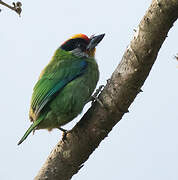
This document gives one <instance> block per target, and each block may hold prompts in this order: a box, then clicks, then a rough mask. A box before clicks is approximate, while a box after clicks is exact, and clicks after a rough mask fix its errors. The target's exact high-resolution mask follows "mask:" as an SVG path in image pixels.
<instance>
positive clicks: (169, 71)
mask: <svg viewBox="0 0 178 180" xmlns="http://www.w3.org/2000/svg"><path fill="white" fill-rule="evenodd" d="M5 2H7V3H11V1H5ZM21 2H22V5H23V6H22V9H23V11H22V14H21V17H20V18H19V17H18V15H17V14H16V13H15V12H13V11H11V10H9V9H7V8H5V7H2V6H0V8H1V9H2V11H1V13H0V22H1V23H0V24H1V28H0V35H1V36H0V47H1V53H0V63H1V70H0V81H1V90H0V92H1V93H0V99H1V101H0V112H1V131H0V140H1V148H0V156H1V157H0V179H2V180H11V179H14V180H17V179H18V180H24V179H25V180H31V179H33V178H34V177H35V176H36V175H37V173H38V171H39V169H40V167H41V166H42V164H43V163H44V162H45V160H46V158H47V156H48V155H49V154H50V152H51V151H52V149H53V148H54V146H55V145H56V144H57V142H58V141H59V140H60V138H61V132H60V131H59V130H53V131H52V132H50V133H49V132H48V131H46V130H39V131H36V132H35V134H34V135H32V134H31V135H29V137H28V138H27V139H26V141H25V142H24V143H23V144H21V145H20V146H17V142H18V141H19V139H20V138H21V137H22V135H23V134H24V132H25V131H26V129H27V128H28V127H29V126H30V121H29V119H28V111H29V105H30V99H31V94H32V90H33V87H34V85H35V83H36V81H37V79H38V76H39V74H40V72H41V70H42V69H43V68H44V67H45V65H46V64H47V63H48V62H49V60H50V58H51V57H52V55H53V53H54V51H55V49H56V48H58V47H59V46H60V45H61V43H63V42H64V41H65V40H66V39H68V38H69V37H70V36H72V35H74V34H77V33H84V34H86V35H88V36H91V35H92V34H101V33H105V34H106V35H105V37H104V39H103V41H102V42H101V43H100V44H99V46H98V47H97V51H96V59H97V62H98V64H99V69H100V81H99V83H98V85H101V84H103V85H104V84H106V80H107V79H108V78H109V77H110V76H111V74H112V72H113V71H114V69H115V68H116V67H117V65H118V64H119V62H120V60H121V58H122V55H123V53H124V51H125V50H126V48H127V46H128V45H129V42H130V41H131V39H132V38H133V35H134V29H136V28H137V26H138V24H139V22H140V20H141V19H142V17H143V15H144V13H145V12H146V10H147V8H148V7H149V5H150V3H151V0H142V1H137V2H136V1H129V0H125V1H117V0H110V1H94V0H90V1H86V2H84V1H82V0H75V1H67V0H66V1H57V0H55V1H42V0H39V1H34V0H31V1H21ZM177 34H178V23H175V24H174V26H173V28H172V29H171V30H170V31H169V34H168V37H167V39H166V41H165V42H164V44H163V46H162V48H161V50H160V52H159V55H158V58H157V60H156V62H155V64H154V66H153V68H152V70H151V73H150V75H149V77H148V78H147V80H146V82H145V84H144V86H143V87H142V90H143V92H142V93H140V94H139V95H138V96H137V98H136V99H135V101H134V102H133V104H132V105H131V106H130V108H129V111H130V112H129V113H127V114H125V116H124V117H123V119H122V120H121V121H120V122H119V123H118V124H117V125H116V126H115V127H114V128H113V130H112V131H111V132H110V133H109V135H108V137H107V138H106V139H104V141H102V143H101V144H100V146H99V147H98V148H97V149H96V150H95V152H94V153H93V154H92V155H91V156H90V158H89V160H88V161H87V162H85V164H84V167H83V168H82V169H81V170H80V171H79V173H78V174H76V175H74V176H73V178H72V180H84V179H85V180H91V179H102V180H108V179H111V180H116V179H123V180H130V179H132V180H142V179H144V180H150V179H152V180H167V179H170V180H177V179H178V171H177V167H178V141H177V137H178V130H177V127H178V110H177V108H178V101H177V100H178V83H177V77H178V62H177V61H176V59H175V58H174V55H176V53H178V46H177ZM89 106H90V104H87V105H86V106H85V108H84V110H83V112H82V114H80V115H79V116H78V117H77V118H76V119H74V120H73V121H72V122H71V123H69V124H67V125H66V126H64V128H66V129H71V128H72V127H73V126H74V125H75V124H76V122H77V121H78V120H79V119H80V118H81V117H82V115H83V114H84V113H85V112H86V110H87V109H88V107H89Z"/></svg>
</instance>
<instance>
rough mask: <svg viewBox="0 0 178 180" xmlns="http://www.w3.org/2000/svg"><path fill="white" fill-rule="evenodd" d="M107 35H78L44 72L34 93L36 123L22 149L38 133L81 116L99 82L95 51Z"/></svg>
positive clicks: (30, 113) (24, 137) (31, 110)
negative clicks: (34, 132) (31, 136)
mask: <svg viewBox="0 0 178 180" xmlns="http://www.w3.org/2000/svg"><path fill="white" fill-rule="evenodd" d="M104 35H105V34H101V35H98V36H91V37H90V38H88V37H87V36H86V35H84V34H77V35H74V36H72V37H71V38H69V39H68V40H67V41H65V42H64V43H63V44H62V45H61V46H60V47H59V48H58V49H57V50H56V51H55V53H54V55H53V57H52V59H51V61H50V62H49V64H48V65H47V66H46V67H45V68H44V70H43V71H42V72H41V74H40V77H39V79H38V81H37V83H36V85H35V87H34V89H33V94H32V98H31V105H30V111H29V118H30V120H31V121H32V122H33V123H32V125H31V126H30V127H29V129H28V130H27V131H26V133H25V134H24V136H23V137H22V139H21V140H20V141H19V142H18V145H20V144H21V143H22V142H23V141H24V140H25V139H26V138H27V136H28V135H29V134H30V133H31V132H32V131H34V130H37V129H48V130H49V131H50V130H52V129H53V128H59V129H61V130H63V129H62V128H61V126H63V125H65V124H67V123H68V122H70V121H71V120H73V119H74V118H75V117H76V116H77V115H78V114H80V113H81V111H82V109H83V107H84V106H85V104H86V103H87V102H88V101H89V99H90V97H91V95H92V93H93V91H94V89H95V88H96V84H97V82H98V79H99V70H98V65H97V62H96V60H95V47H96V46H97V45H98V43H99V42H100V41H101V40H102V39H103V37H104Z"/></svg>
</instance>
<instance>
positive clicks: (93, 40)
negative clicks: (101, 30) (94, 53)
mask: <svg viewBox="0 0 178 180" xmlns="http://www.w3.org/2000/svg"><path fill="white" fill-rule="evenodd" d="M104 36H105V34H100V35H98V36H93V37H91V38H90V42H89V44H88V46H87V50H91V49H94V48H95V47H96V46H97V45H98V44H99V43H100V41H101V40H102V39H103V38H104Z"/></svg>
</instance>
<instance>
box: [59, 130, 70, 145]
mask: <svg viewBox="0 0 178 180" xmlns="http://www.w3.org/2000/svg"><path fill="white" fill-rule="evenodd" d="M58 129H59V130H61V131H62V132H63V134H62V141H63V142H64V141H65V140H66V136H67V133H68V131H67V130H66V129H63V128H61V127H58Z"/></svg>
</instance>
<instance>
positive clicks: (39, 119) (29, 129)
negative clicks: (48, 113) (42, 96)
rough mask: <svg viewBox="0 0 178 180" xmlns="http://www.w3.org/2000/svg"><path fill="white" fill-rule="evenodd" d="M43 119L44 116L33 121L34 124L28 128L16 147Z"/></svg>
mask: <svg viewBox="0 0 178 180" xmlns="http://www.w3.org/2000/svg"><path fill="white" fill-rule="evenodd" d="M43 119H44V116H41V117H39V118H38V119H37V120H36V121H34V123H33V124H32V125H31V126H30V127H29V128H28V130H27V131H26V132H25V134H24V135H23V137H22V138H21V140H20V141H19V142H18V144H17V145H20V144H21V143H22V142H23V141H24V140H25V139H26V138H27V136H28V135H29V134H30V133H31V132H32V131H33V130H34V129H35V127H36V126H38V124H39V123H40V122H41V121H42V120H43Z"/></svg>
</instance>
